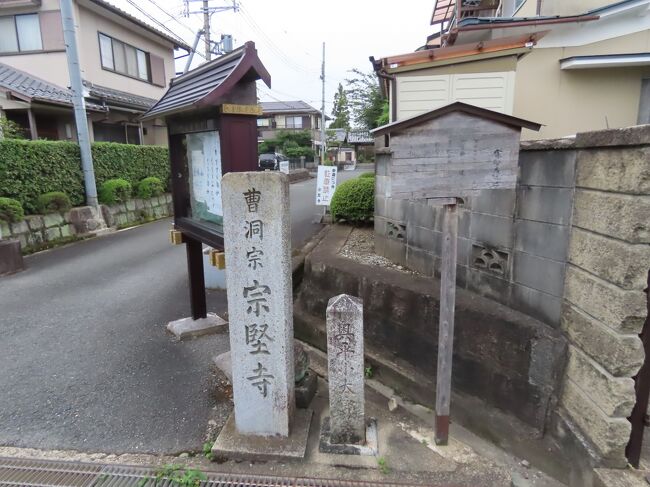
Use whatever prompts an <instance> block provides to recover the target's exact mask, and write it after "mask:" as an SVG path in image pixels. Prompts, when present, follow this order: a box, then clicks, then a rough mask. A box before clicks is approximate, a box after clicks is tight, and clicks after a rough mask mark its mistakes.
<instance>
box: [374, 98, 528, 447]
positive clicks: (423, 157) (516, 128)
mask: <svg viewBox="0 0 650 487" xmlns="http://www.w3.org/2000/svg"><path fill="white" fill-rule="evenodd" d="M522 128H527V129H531V130H539V129H540V125H539V124H537V123H534V122H529V121H527V120H522V119H520V118H516V117H512V116H509V115H504V114H502V113H499V112H495V111H492V110H486V109H484V108H479V107H476V106H473V105H468V104H465V103H461V102H455V103H452V104H450V105H446V106H443V107H441V108H438V109H435V110H431V111H429V112H426V113H423V114H421V115H417V116H415V117H411V118H408V119H403V120H399V121H397V122H393V123H390V124H388V125H384V126H383V127H379V128H377V129H375V130H373V131H372V134H373V135H375V137H381V136H383V137H384V140H385V144H384V145H386V147H388V148H389V151H390V152H391V162H390V165H389V176H390V177H389V178H388V180H389V186H388V188H387V196H389V197H391V198H395V199H408V200H420V201H426V202H428V203H429V204H433V205H443V207H444V220H443V227H442V231H443V235H442V266H441V270H440V319H439V329H438V365H437V372H436V373H437V380H436V437H435V441H436V443H437V444H447V441H448V436H449V408H450V399H451V365H452V356H453V342H454V308H455V301H456V255H457V247H458V245H457V241H458V203H459V202H462V200H463V198H467V197H471V196H472V195H473V194H476V193H477V192H479V191H481V190H485V189H509V188H514V187H515V186H516V183H517V175H518V167H519V166H518V161H519V141H520V138H521V129H522Z"/></svg>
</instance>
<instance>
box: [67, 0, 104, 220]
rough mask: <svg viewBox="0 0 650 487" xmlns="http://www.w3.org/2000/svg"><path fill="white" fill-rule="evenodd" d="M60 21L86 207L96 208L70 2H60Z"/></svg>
mask: <svg viewBox="0 0 650 487" xmlns="http://www.w3.org/2000/svg"><path fill="white" fill-rule="evenodd" d="M61 19H62V23H63V40H64V42H65V53H66V58H67V60H68V73H69V75H70V90H71V91H72V104H73V106H74V119H75V125H76V126H77V140H78V142H79V150H80V152H81V167H82V168H83V173H84V187H85V189H86V204H87V205H88V206H98V205H99V201H98V200H97V186H96V184H95V169H94V168H93V156H92V152H91V151H90V136H89V134H88V119H87V117H86V101H85V100H84V93H83V82H82V80H81V66H80V64H79V51H78V49H77V37H76V32H75V31H76V29H75V20H74V11H73V8H72V0H61ZM100 214H101V213H100Z"/></svg>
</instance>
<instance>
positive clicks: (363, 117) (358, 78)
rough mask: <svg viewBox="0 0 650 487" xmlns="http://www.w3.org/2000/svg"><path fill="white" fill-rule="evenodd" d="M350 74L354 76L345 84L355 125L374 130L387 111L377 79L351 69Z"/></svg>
mask: <svg viewBox="0 0 650 487" xmlns="http://www.w3.org/2000/svg"><path fill="white" fill-rule="evenodd" d="M351 73H352V74H353V75H354V76H353V77H352V78H349V79H346V80H345V82H346V84H347V90H346V93H347V99H348V103H349V105H350V108H351V111H352V117H353V119H354V122H355V125H356V126H358V127H360V128H365V129H368V130H370V129H374V128H376V127H378V126H379V125H380V118H381V117H382V114H383V113H384V110H387V109H385V108H384V105H385V104H386V100H385V99H384V96H383V95H382V93H381V89H380V88H379V79H378V78H377V75H376V74H375V73H374V72H373V73H364V72H362V71H360V70H359V69H353V70H351ZM386 113H387V112H386Z"/></svg>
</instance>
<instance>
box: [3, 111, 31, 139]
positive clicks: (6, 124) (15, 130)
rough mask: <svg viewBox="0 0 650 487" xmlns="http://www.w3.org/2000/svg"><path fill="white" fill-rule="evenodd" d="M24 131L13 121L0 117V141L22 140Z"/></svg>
mask: <svg viewBox="0 0 650 487" xmlns="http://www.w3.org/2000/svg"><path fill="white" fill-rule="evenodd" d="M24 138H25V130H24V129H23V128H22V127H21V126H20V125H18V124H17V123H16V122H14V121H13V120H9V119H7V118H4V117H2V116H0V140H2V139H24Z"/></svg>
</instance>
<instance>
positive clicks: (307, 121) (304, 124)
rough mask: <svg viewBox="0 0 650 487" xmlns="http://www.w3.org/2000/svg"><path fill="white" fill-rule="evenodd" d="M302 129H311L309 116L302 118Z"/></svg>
mask: <svg viewBox="0 0 650 487" xmlns="http://www.w3.org/2000/svg"><path fill="white" fill-rule="evenodd" d="M302 128H304V129H310V128H311V117H310V116H309V115H307V116H306V117H302Z"/></svg>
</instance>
